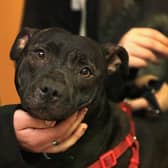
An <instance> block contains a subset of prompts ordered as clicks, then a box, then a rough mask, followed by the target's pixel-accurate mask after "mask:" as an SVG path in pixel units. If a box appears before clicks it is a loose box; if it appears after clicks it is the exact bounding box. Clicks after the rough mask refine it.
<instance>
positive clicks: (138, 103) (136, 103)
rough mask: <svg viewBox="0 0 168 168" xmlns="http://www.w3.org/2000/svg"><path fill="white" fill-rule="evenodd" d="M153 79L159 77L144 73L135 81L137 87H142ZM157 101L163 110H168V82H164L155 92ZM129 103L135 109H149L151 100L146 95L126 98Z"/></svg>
mask: <svg viewBox="0 0 168 168" xmlns="http://www.w3.org/2000/svg"><path fill="white" fill-rule="evenodd" d="M151 80H158V78H157V77H156V76H154V75H144V76H141V77H138V78H137V79H135V81H134V83H135V85H136V86H137V87H139V88H141V87H143V86H144V85H147V83H148V82H149V81H151ZM153 94H154V96H155V98H156V101H157V103H158V105H159V107H160V110H161V111H162V112H165V111H168V103H167V100H168V84H167V83H166V82H164V83H163V84H162V85H161V87H160V88H159V90H157V91H156V92H155V93H153ZM126 101H127V103H128V104H129V105H130V106H131V107H132V109H133V111H135V110H141V109H148V107H149V106H150V104H149V102H148V101H147V100H146V99H145V98H144V97H139V98H135V99H130V100H126Z"/></svg>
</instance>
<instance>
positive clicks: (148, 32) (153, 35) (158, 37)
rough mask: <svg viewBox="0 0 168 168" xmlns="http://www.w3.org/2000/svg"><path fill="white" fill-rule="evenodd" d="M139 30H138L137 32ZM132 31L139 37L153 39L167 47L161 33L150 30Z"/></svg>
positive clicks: (165, 39) (166, 39) (167, 43)
mask: <svg viewBox="0 0 168 168" xmlns="http://www.w3.org/2000/svg"><path fill="white" fill-rule="evenodd" d="M138 29H139V30H138ZM138 29H134V30H135V31H137V33H139V34H140V35H143V36H147V37H149V38H154V39H155V40H157V41H160V42H161V43H163V44H164V45H166V46H167V45H168V38H167V37H166V36H165V35H164V34H163V33H161V32H159V31H158V30H156V29H152V28H138Z"/></svg>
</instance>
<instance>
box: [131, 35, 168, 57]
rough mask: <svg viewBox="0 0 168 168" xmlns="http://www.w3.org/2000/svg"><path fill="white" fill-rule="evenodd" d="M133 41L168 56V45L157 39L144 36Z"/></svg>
mask: <svg viewBox="0 0 168 168" xmlns="http://www.w3.org/2000/svg"><path fill="white" fill-rule="evenodd" d="M132 42H133V43H135V44H137V45H140V46H142V47H144V48H147V49H150V50H152V51H154V52H156V53H158V54H159V55H162V56H163V57H168V45H167V46H166V45H164V44H163V43H161V42H160V41H157V40H156V39H153V38H149V37H146V36H142V37H141V38H139V39H138V40H134V39H133V41H132Z"/></svg>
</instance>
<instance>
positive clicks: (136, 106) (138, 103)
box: [125, 97, 149, 110]
mask: <svg viewBox="0 0 168 168" xmlns="http://www.w3.org/2000/svg"><path fill="white" fill-rule="evenodd" d="M125 101H126V102H127V103H128V104H129V105H130V106H131V108H132V109H133V110H140V109H143V108H147V107H148V106H149V103H148V101H147V100H146V99H145V98H143V97H141V98H136V99H131V100H125Z"/></svg>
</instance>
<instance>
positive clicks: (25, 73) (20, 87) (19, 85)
mask: <svg viewBox="0 0 168 168" xmlns="http://www.w3.org/2000/svg"><path fill="white" fill-rule="evenodd" d="M30 81H31V72H30V70H29V68H28V65H27V64H26V63H21V64H20V65H19V66H18V68H17V70H16V75H15V85H16V89H17V91H18V94H19V96H20V97H21V98H22V97H24V96H25V94H26V93H27V92H28V90H29V87H28V86H29V83H30Z"/></svg>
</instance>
